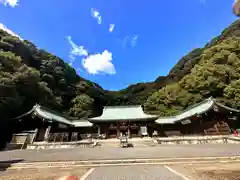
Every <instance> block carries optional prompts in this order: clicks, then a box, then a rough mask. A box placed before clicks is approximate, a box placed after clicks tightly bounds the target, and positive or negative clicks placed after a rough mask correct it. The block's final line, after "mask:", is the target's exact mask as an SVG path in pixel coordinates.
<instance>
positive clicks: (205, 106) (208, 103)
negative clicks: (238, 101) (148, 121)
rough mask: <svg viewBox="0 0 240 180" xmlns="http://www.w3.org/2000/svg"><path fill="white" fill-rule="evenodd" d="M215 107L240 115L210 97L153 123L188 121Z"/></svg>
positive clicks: (235, 110) (237, 111)
mask: <svg viewBox="0 0 240 180" xmlns="http://www.w3.org/2000/svg"><path fill="white" fill-rule="evenodd" d="M215 105H216V106H218V107H221V108H223V109H226V110H229V111H232V112H236V113H240V111H239V110H237V109H233V108H230V107H227V106H224V105H222V104H220V103H218V102H217V101H216V100H215V99H214V98H212V97H210V98H208V99H206V100H204V101H202V102H200V103H198V104H195V105H193V106H191V107H189V108H187V109H186V110H184V111H183V112H181V113H180V114H178V115H176V116H170V117H159V118H158V119H157V120H156V121H155V122H156V123H158V124H174V123H176V122H179V121H181V120H185V119H188V118H190V117H192V116H195V115H200V114H203V113H205V112H207V111H208V110H210V109H211V108H213V107H214V106H215Z"/></svg>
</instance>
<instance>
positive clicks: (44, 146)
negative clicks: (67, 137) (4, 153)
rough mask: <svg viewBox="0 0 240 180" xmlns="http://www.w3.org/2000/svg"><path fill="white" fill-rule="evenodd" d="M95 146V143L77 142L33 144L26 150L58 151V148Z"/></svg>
mask: <svg viewBox="0 0 240 180" xmlns="http://www.w3.org/2000/svg"><path fill="white" fill-rule="evenodd" d="M96 145H97V142H92V141H77V142H59V143H49V142H34V143H32V144H29V145H28V146H27V149H59V148H76V147H81V148H93V147H95V146H96Z"/></svg>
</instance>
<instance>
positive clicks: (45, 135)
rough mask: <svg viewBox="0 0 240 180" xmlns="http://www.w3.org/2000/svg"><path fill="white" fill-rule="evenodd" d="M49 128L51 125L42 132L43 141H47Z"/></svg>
mask: <svg viewBox="0 0 240 180" xmlns="http://www.w3.org/2000/svg"><path fill="white" fill-rule="evenodd" d="M50 130H51V126H48V127H47V129H46V131H45V134H44V141H48V137H49V133H50Z"/></svg>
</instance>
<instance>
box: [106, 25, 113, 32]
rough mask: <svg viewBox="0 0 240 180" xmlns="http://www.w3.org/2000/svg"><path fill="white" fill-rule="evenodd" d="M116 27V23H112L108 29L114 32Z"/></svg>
mask: <svg viewBox="0 0 240 180" xmlns="http://www.w3.org/2000/svg"><path fill="white" fill-rule="evenodd" d="M114 28H115V24H110V25H109V29H108V31H109V32H113V30H114Z"/></svg>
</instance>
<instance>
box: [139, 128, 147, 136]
mask: <svg viewBox="0 0 240 180" xmlns="http://www.w3.org/2000/svg"><path fill="white" fill-rule="evenodd" d="M140 129H141V134H142V135H144V136H146V135H148V133H147V126H141V128H140Z"/></svg>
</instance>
